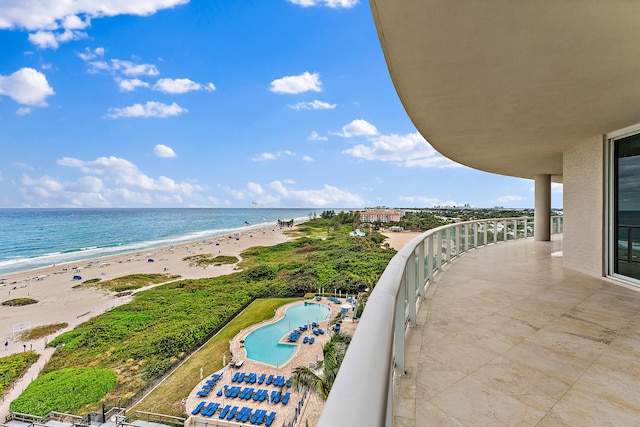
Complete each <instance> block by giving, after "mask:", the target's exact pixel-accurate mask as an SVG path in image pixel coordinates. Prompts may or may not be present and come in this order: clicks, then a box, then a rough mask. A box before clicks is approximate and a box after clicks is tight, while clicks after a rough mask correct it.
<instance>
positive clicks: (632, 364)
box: [319, 219, 640, 427]
mask: <svg viewBox="0 0 640 427" xmlns="http://www.w3.org/2000/svg"><path fill="white" fill-rule="evenodd" d="M511 221H512V220H509V221H508V222H505V223H503V227H502V228H500V227H496V224H495V223H493V224H491V223H490V222H480V223H471V224H467V225H464V224H462V225H456V226H454V227H449V228H444V229H438V230H437V231H434V232H431V233H425V234H424V235H422V236H421V237H420V238H417V239H414V240H413V241H412V242H410V243H409V244H408V245H406V246H405V247H404V248H403V249H402V251H400V252H399V253H398V255H397V257H398V258H401V260H397V261H396V262H394V261H392V262H391V263H390V265H389V267H388V268H387V270H386V271H385V274H384V275H383V276H382V278H381V279H380V282H378V285H376V290H375V291H374V294H376V293H378V295H373V294H372V296H371V299H370V302H369V304H371V305H370V306H368V307H367V310H369V308H373V310H372V311H371V312H369V313H368V312H367V310H365V315H364V316H363V318H362V320H361V324H360V325H359V326H358V330H357V331H356V335H355V336H354V339H353V341H352V347H350V349H349V352H348V354H347V357H346V359H345V361H344V363H343V365H342V368H341V370H340V373H339V375H338V378H337V380H336V383H335V385H334V388H333V390H332V392H331V395H330V397H329V400H328V401H327V404H326V406H325V410H324V412H323V414H322V418H321V420H320V424H319V425H320V426H321V427H324V426H328V425H331V423H332V422H334V421H335V420H341V421H340V422H338V424H340V425H378V426H381V425H387V426H390V425H395V426H420V425H446V426H449V425H451V426H453V425H483V426H484V425H509V426H511V425H538V426H546V425H554V426H557V425H572V426H573V425H634V424H636V423H637V420H638V419H640V391H638V390H639V389H640V388H639V387H638V386H639V385H640V380H639V379H638V377H639V373H640V316H639V315H640V293H639V292H638V291H637V290H636V289H630V288H627V287H624V286H621V285H618V284H616V283H613V282H610V281H608V280H606V279H598V278H593V277H590V276H585V275H583V274H580V273H577V272H575V271H572V270H568V269H565V268H563V267H562V257H561V252H560V251H561V250H562V236H561V235H560V234H555V235H554V236H553V238H552V241H551V242H538V241H534V240H532V239H515V237H524V234H525V233H527V230H528V229H529V224H528V223H527V221H526V220H520V219H518V220H513V222H511ZM555 224H556V225H554V230H555V231H560V230H561V225H560V224H559V223H555ZM529 235H530V234H529ZM425 236H426V237H425ZM509 236H511V238H510V237H509ZM443 237H444V238H443ZM496 240H498V243H497V244H494V243H493V242H495V241H496ZM500 240H502V241H500ZM504 240H506V241H507V242H504ZM485 243H489V245H487V246H486V247H480V246H483V245H484V244H485ZM476 248H477V249H476ZM438 249H440V250H438ZM434 258H435V260H434ZM394 260H395V258H394ZM423 260H424V261H423ZM421 285H424V286H421ZM414 290H415V292H414ZM374 297H375V298H374ZM345 408H349V410H348V411H345ZM351 414H353V415H351ZM338 424H335V425H338Z"/></svg>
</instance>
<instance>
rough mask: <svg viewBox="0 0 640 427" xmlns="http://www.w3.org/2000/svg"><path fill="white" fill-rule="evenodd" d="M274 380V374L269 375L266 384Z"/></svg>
mask: <svg viewBox="0 0 640 427" xmlns="http://www.w3.org/2000/svg"><path fill="white" fill-rule="evenodd" d="M272 381H273V374H271V375H269V378H267V382H266V384H267V385H269V384H271V382H272Z"/></svg>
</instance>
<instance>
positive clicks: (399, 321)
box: [393, 280, 407, 375]
mask: <svg viewBox="0 0 640 427" xmlns="http://www.w3.org/2000/svg"><path fill="white" fill-rule="evenodd" d="M406 295H407V287H406V281H405V280H401V283H400V289H399V290H398V296H397V297H396V309H395V310H396V316H395V320H394V328H393V356H394V357H393V358H394V361H395V373H396V375H404V374H405V371H404V331H405V316H404V313H405V310H406V308H405V307H406V304H407V300H406Z"/></svg>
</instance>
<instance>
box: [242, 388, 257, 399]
mask: <svg viewBox="0 0 640 427" xmlns="http://www.w3.org/2000/svg"><path fill="white" fill-rule="evenodd" d="M254 390H255V389H254V388H250V389H249V391H248V392H247V394H246V395H245V396H244V400H249V399H251V396H253V391H254Z"/></svg>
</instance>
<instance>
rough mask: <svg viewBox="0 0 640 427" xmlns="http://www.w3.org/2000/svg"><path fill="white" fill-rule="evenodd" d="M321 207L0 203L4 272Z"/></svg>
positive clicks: (240, 227)
mask: <svg viewBox="0 0 640 427" xmlns="http://www.w3.org/2000/svg"><path fill="white" fill-rule="evenodd" d="M323 210H325V209H263V208H254V209H252V208H248V209H240V208H238V209H205V208H203V209H182V208H181V209H17V208H16V209H0V278H1V276H2V275H6V274H9V273H15V272H19V271H25V270H31V269H34V268H38V267H45V266H50V265H52V264H64V263H70V262H77V261H81V260H86V259H90V258H97V257H101V256H108V255H115V254H118V253H124V252H132V251H138V250H144V249H149V248H155V247H160V246H167V245H171V244H177V243H182V242H187V241H191V240H199V239H206V238H210V237H214V236H219V235H222V234H229V233H235V232H240V231H246V230H251V229H252V228H256V227H260V226H264V225H275V224H276V223H277V221H278V220H283V221H288V220H291V219H295V220H306V219H309V217H310V215H311V214H313V213H315V214H317V215H319V214H320V213H321V212H322V211H323ZM334 210H336V209H334ZM336 211H339V210H336Z"/></svg>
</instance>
